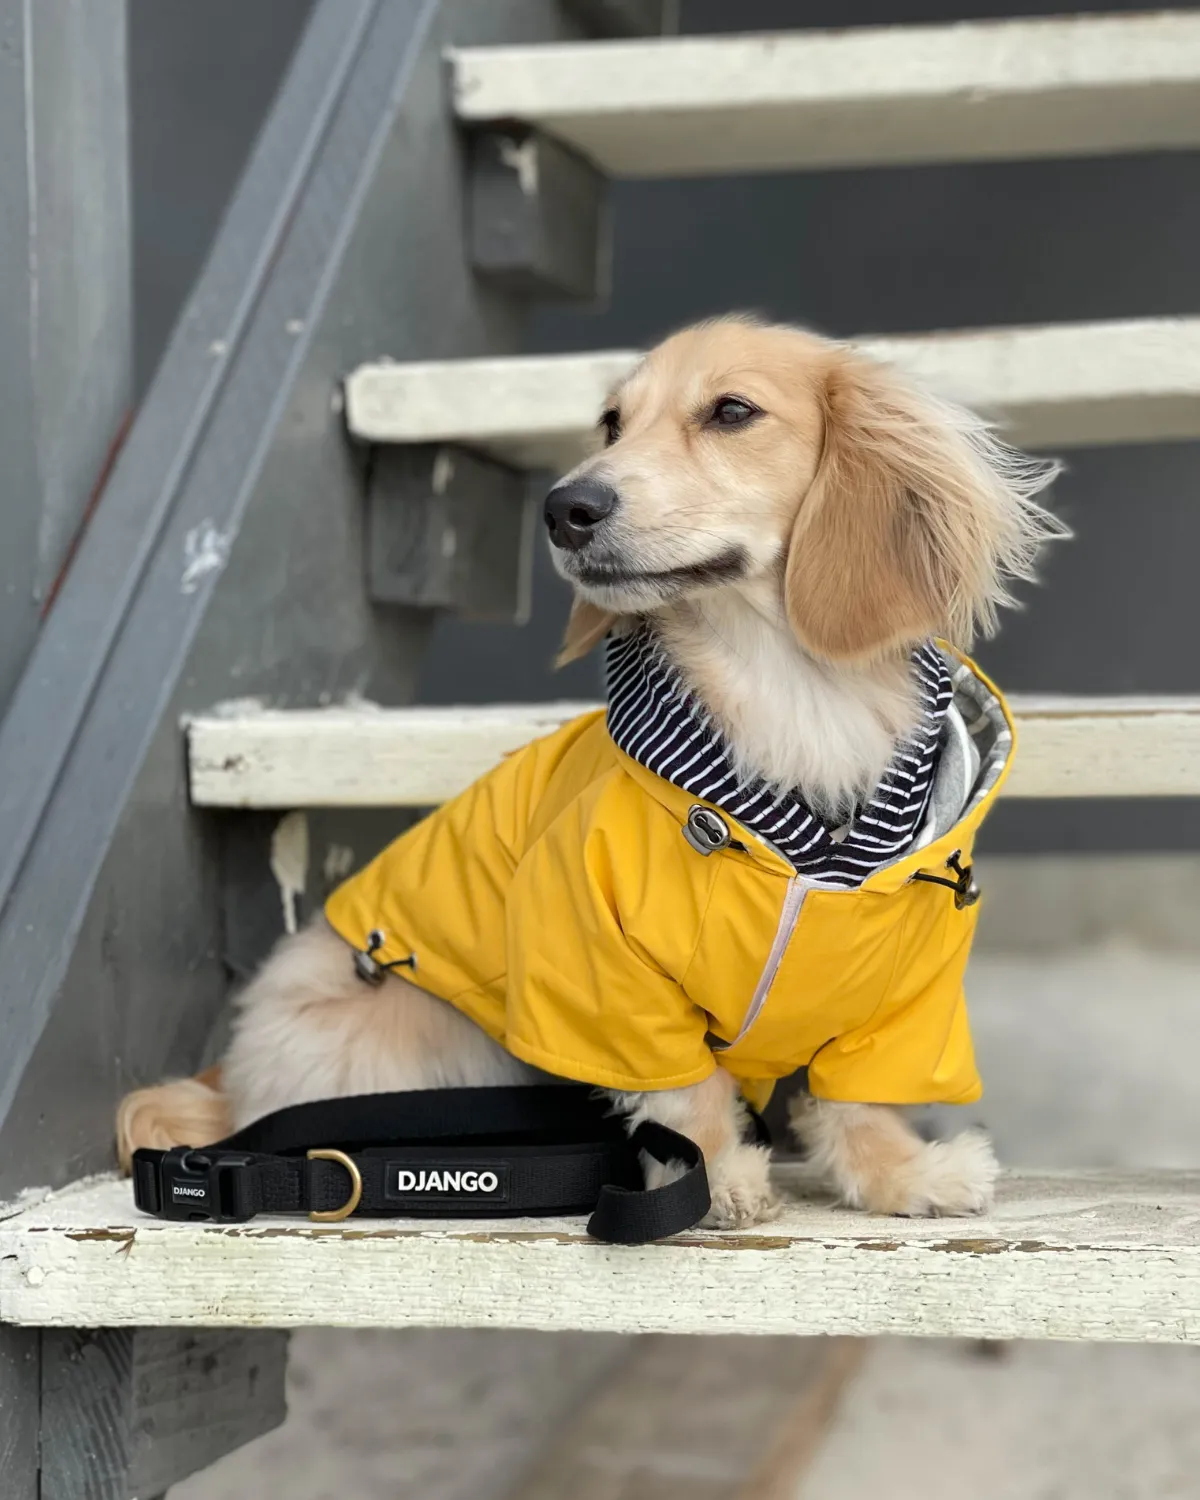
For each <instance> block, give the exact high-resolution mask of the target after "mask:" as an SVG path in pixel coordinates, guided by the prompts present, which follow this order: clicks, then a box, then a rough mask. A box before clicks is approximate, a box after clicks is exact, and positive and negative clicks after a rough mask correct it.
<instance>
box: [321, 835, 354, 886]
mask: <svg viewBox="0 0 1200 1500" xmlns="http://www.w3.org/2000/svg"><path fill="white" fill-rule="evenodd" d="M353 868H354V850H353V849H351V847H350V846H349V844H330V846H329V848H328V849H326V851H325V860H324V863H323V864H322V866H321V874H322V875H323V876H324V877H325V884H326V885H336V884H337V883H338V882H339V881H342V880H345V878H346V876H347V875H349V873H350V871H351V870H353Z"/></svg>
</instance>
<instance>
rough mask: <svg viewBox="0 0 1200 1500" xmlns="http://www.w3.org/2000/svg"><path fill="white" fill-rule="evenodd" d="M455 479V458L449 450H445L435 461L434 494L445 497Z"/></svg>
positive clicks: (442, 450)
mask: <svg viewBox="0 0 1200 1500" xmlns="http://www.w3.org/2000/svg"><path fill="white" fill-rule="evenodd" d="M453 478H454V457H453V455H452V454H451V452H450V450H449V449H448V448H443V449H441V451H440V452H439V453H438V456H437V457H436V458H435V459H434V461H433V478H432V481H431V482H432V484H433V493H434V494H435V495H444V494H445V493H446V491H447V490H448V489H449V488H450V481H451V480H452V479H453Z"/></svg>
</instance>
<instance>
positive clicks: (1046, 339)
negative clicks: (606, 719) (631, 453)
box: [346, 318, 1200, 470]
mask: <svg viewBox="0 0 1200 1500" xmlns="http://www.w3.org/2000/svg"><path fill="white" fill-rule="evenodd" d="M858 344H859V347H861V348H862V349H863V350H864V351H865V352H866V353H868V354H871V355H874V356H875V357H876V358H878V359H883V360H888V361H891V362H894V363H896V364H898V365H901V366H903V367H905V368H906V369H909V370H911V371H912V373H913V374H914V375H916V376H917V377H919V378H920V379H921V380H923V381H925V382H927V383H928V384H929V385H931V386H932V387H933V388H934V389H935V390H939V391H941V392H942V393H943V394H945V395H947V396H951V397H953V398H954V399H956V400H959V401H963V402H965V403H966V404H967V405H969V406H974V407H977V408H979V409H980V410H982V411H985V412H987V413H989V414H990V415H993V416H995V417H996V419H997V420H998V421H999V422H1000V423H1001V424H1002V425H1003V426H1004V428H1005V430H1006V432H1007V433H1008V434H1009V435H1010V436H1011V437H1012V438H1013V439H1014V440H1015V441H1017V442H1019V443H1023V444H1025V445H1026V446H1028V447H1034V448H1070V447H1085V446H1089V445H1093V444H1106V443H1135V442H1137V443H1143V442H1156V441H1160V440H1166V439H1174V438H1197V437H1200V318H1142V319H1134V320H1128V321H1122V322H1108V323H1062V324H1051V325H1049V326H1047V327H1040V328H994V329H983V330H979V331H968V332H951V333H933V334H922V335H920V336H914V337H904V338H888V339H880V338H868V339H861V340H859V341H858ZM639 358H640V356H639V355H638V354H637V353H636V352H634V351H631V350H624V349H618V350H602V351H599V352H596V353H591V354H551V355H527V356H523V357H522V356H518V357H511V358H502V359H462V360H441V361H432V362H426V363H418V364H396V363H381V364H369V365H364V366H362V367H361V368H360V369H358V370H355V371H354V373H353V374H351V375H350V376H349V377H348V379H347V381H346V419H347V422H348V424H349V428H350V431H351V433H352V434H353V435H354V436H355V437H358V438H360V439H362V440H363V441H364V442H371V443H460V444H463V445H464V446H466V447H468V448H475V449H479V450H482V451H483V452H485V453H489V454H492V455H493V456H495V457H497V458H501V459H503V460H505V461H506V462H508V463H512V464H516V465H517V466H518V467H521V468H552V469H558V470H563V469H567V468H570V467H571V466H572V465H574V464H575V463H577V462H578V461H579V459H580V457H581V456H582V455H583V453H584V452H585V451H586V449H587V446H588V444H589V442H594V441H595V440H596V424H597V420H598V418H599V414H600V412H601V410H602V408H603V406H604V402H605V396H606V394H607V392H608V391H609V389H610V388H611V387H612V386H613V385H614V384H615V383H616V382H617V381H618V380H620V379H621V378H622V377H623V376H625V375H626V374H627V373H628V372H629V370H630V369H632V368H633V366H634V364H636V362H637V360H638V359H639Z"/></svg>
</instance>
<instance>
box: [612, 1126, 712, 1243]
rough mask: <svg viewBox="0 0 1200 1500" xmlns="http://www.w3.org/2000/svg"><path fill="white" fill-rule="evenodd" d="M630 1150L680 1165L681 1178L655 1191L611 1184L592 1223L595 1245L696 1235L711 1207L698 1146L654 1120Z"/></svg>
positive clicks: (634, 1138) (637, 1132)
mask: <svg viewBox="0 0 1200 1500" xmlns="http://www.w3.org/2000/svg"><path fill="white" fill-rule="evenodd" d="M630 1145H631V1146H633V1148H634V1149H635V1150H637V1151H639V1152H645V1154H646V1155H647V1156H649V1157H652V1158H653V1159H654V1160H655V1161H656V1162H658V1163H659V1164H660V1165H662V1166H664V1167H665V1166H668V1165H670V1164H671V1163H678V1164H679V1165H681V1166H682V1167H683V1172H682V1174H681V1175H680V1176H679V1177H677V1178H676V1179H675V1180H674V1181H673V1182H668V1183H666V1184H664V1185H663V1186H662V1187H656V1188H624V1187H617V1186H615V1185H614V1184H613V1183H607V1184H606V1185H605V1186H604V1187H602V1188H601V1189H600V1197H599V1198H598V1199H597V1201H596V1208H595V1212H594V1213H593V1214H592V1216H591V1218H590V1219H589V1220H588V1226H587V1229H588V1233H589V1234H590V1235H591V1236H592V1238H593V1239H596V1240H603V1241H604V1242H605V1243H606V1244H609V1245H645V1244H648V1243H649V1242H650V1241H651V1240H662V1239H666V1238H667V1237H668V1236H669V1235H672V1234H680V1233H681V1232H682V1231H683V1230H685V1229H693V1228H694V1227H695V1226H696V1225H697V1224H699V1222H700V1220H701V1219H702V1218H703V1217H704V1216H705V1214H706V1213H707V1212H708V1210H709V1209H710V1208H711V1207H712V1196H711V1194H710V1193H709V1190H708V1173H707V1172H706V1171H705V1170H704V1154H703V1152H702V1151H701V1150H700V1147H699V1146H697V1145H696V1143H695V1141H692V1140H689V1139H688V1137H687V1136H686V1135H680V1134H679V1132H678V1131H676V1130H668V1129H667V1127H666V1126H665V1125H659V1124H658V1123H657V1122H656V1121H654V1120H643V1121H642V1123H641V1124H640V1125H639V1126H638V1127H637V1129H636V1130H635V1131H634V1132H633V1135H632V1136H631V1137H630Z"/></svg>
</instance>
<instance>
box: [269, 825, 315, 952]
mask: <svg viewBox="0 0 1200 1500" xmlns="http://www.w3.org/2000/svg"><path fill="white" fill-rule="evenodd" d="M271 874H272V875H274V877H275V883H276V885H278V887H279V899H280V901H281V902H282V904H283V929H284V931H285V932H287V933H295V932H297V931H298V930H299V926H300V902H301V901H302V900H303V899H304V892H305V890H306V889H307V887H308V815H307V813H302V812H291V813H288V814H287V816H286V817H284V818H280V820H279V822H278V823H277V824H276V825H275V832H274V833H273V834H272V835H271Z"/></svg>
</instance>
